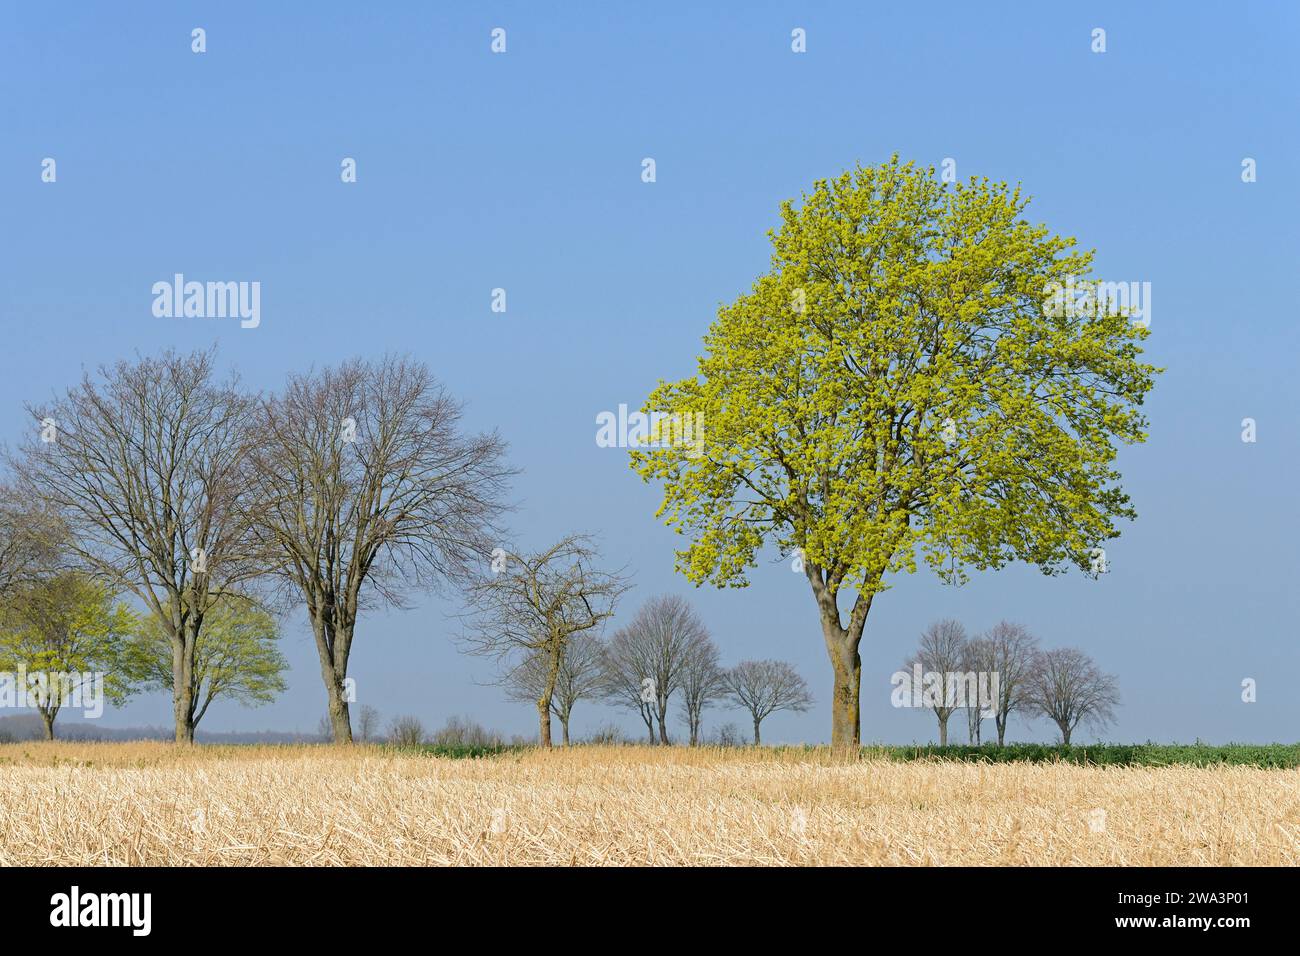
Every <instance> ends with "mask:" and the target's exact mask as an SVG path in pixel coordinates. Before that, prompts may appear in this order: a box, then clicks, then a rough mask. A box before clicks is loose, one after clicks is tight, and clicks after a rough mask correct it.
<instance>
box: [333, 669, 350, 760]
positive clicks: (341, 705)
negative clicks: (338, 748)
mask: <svg viewBox="0 0 1300 956" xmlns="http://www.w3.org/2000/svg"><path fill="white" fill-rule="evenodd" d="M328 687H329V711H330V732H331V733H332V734H333V735H334V742H335V743H336V744H350V743H352V714H351V712H350V711H349V709H348V699H347V696H346V694H345V693H344V691H343V675H342V674H335V676H334V678H333V680H331V681H330V683H329V685H328Z"/></svg>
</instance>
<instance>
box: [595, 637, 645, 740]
mask: <svg viewBox="0 0 1300 956" xmlns="http://www.w3.org/2000/svg"><path fill="white" fill-rule="evenodd" d="M639 651H640V649H639V648H638V647H636V646H635V645H634V644H633V642H632V641H631V640H630V639H629V637H628V636H627V635H626V634H624V633H623V632H621V631H620V632H616V633H615V634H614V637H613V638H612V639H611V640H610V642H609V643H608V644H607V645H606V646H605V655H604V659H603V660H602V662H601V685H600V687H601V694H602V696H604V697H605V698H607V699H608V700H609V702H610V703H612V704H613V705H614V706H616V707H626V708H627V709H629V710H633V711H636V713H637V714H638V715H639V716H640V717H641V720H642V722H644V723H645V729H646V738H647V741H648V742H649V744H650V746H652V747H653V746H654V743H655V713H656V710H657V703H656V702H657V695H656V693H655V688H654V679H653V678H651V677H649V676H647V675H648V674H649V672H650V667H649V664H648V663H647V662H646V661H645V660H644V659H643V656H642V655H641V654H640V652H639Z"/></svg>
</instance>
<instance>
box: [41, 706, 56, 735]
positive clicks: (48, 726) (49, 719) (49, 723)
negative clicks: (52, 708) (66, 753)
mask: <svg viewBox="0 0 1300 956" xmlns="http://www.w3.org/2000/svg"><path fill="white" fill-rule="evenodd" d="M41 719H42V720H44V721H45V739H46V740H53V739H54V714H52V713H49V712H48V711H44V710H42V711H41Z"/></svg>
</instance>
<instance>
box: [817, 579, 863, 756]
mask: <svg viewBox="0 0 1300 956" xmlns="http://www.w3.org/2000/svg"><path fill="white" fill-rule="evenodd" d="M804 572H805V574H806V575H807V577H808V581H809V583H810V584H811V585H812V590H813V596H814V597H815V598H816V599H817V609H818V612H819V614H820V615H821V623H822V637H823V639H824V640H825V642H826V652H827V654H829V655H830V659H831V671H832V673H833V674H834V678H835V681H834V685H833V686H832V689H831V747H832V748H833V749H835V750H837V751H841V752H846V753H847V752H849V751H852V752H853V753H855V754H856V753H858V752H859V750H860V749H861V747H862V720H861V707H860V704H859V695H860V694H861V691H862V658H861V657H860V656H859V654H858V646H859V644H861V642H862V632H863V630H864V629H865V628H866V623H867V614H868V613H869V612H870V610H871V599H872V594H871V593H870V592H868V593H865V594H859V595H858V597H857V600H856V601H855V602H854V605H853V610H852V612H851V613H850V614H849V621H848V626H847V627H846V626H845V625H844V623H843V622H842V621H841V619H840V608H839V603H838V601H839V598H838V592H837V591H835V590H833V589H832V588H831V587H830V585H828V584H827V582H826V580H825V579H824V577H823V574H822V570H821V568H819V567H818V566H817V565H815V564H813V563H812V562H807V563H806V564H805V565H804Z"/></svg>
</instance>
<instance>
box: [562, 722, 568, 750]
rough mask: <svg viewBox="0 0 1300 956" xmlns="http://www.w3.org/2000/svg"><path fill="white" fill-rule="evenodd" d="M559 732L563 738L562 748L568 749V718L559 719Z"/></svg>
mask: <svg viewBox="0 0 1300 956" xmlns="http://www.w3.org/2000/svg"><path fill="white" fill-rule="evenodd" d="M560 730H561V733H562V734H563V736H564V746H566V747H568V746H569V718H568V717H561V718H560Z"/></svg>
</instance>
